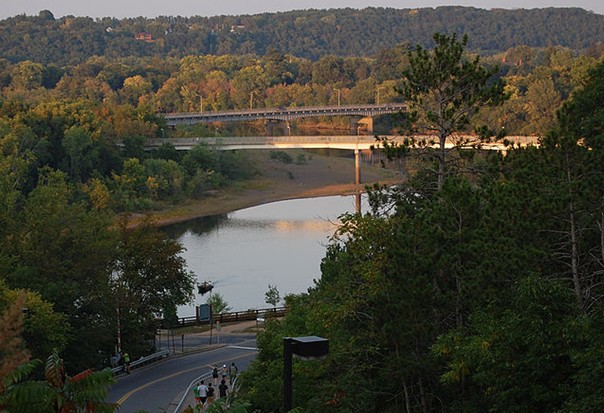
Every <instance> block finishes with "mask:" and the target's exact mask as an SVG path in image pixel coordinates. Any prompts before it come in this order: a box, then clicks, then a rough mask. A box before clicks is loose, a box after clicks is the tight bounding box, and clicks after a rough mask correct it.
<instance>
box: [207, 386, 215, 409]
mask: <svg viewBox="0 0 604 413" xmlns="http://www.w3.org/2000/svg"><path fill="white" fill-rule="evenodd" d="M212 403H214V387H213V386H212V383H208V407H210V406H211V405H212Z"/></svg>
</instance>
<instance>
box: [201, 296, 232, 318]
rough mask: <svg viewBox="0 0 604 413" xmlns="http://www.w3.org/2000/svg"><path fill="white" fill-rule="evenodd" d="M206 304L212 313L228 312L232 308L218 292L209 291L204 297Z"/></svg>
mask: <svg viewBox="0 0 604 413" xmlns="http://www.w3.org/2000/svg"><path fill="white" fill-rule="evenodd" d="M206 304H209V305H210V307H211V308H212V313H213V314H222V313H228V312H229V311H231V310H232V307H230V306H229V304H228V303H227V302H226V301H225V299H224V297H223V296H222V295H221V294H220V293H210V295H208V298H206Z"/></svg>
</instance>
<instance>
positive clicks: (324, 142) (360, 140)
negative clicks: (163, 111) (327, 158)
mask: <svg viewBox="0 0 604 413" xmlns="http://www.w3.org/2000/svg"><path fill="white" fill-rule="evenodd" d="M380 137H381V138H386V139H388V141H390V142H392V143H397V144H403V143H405V142H406V141H407V140H408V139H409V138H408V137H406V136H395V135H386V136H380ZM462 138H467V139H469V140H470V141H475V140H476V137H475V136H470V135H468V136H463V137H462ZM415 139H416V140H423V141H424V142H426V146H429V147H434V148H436V147H437V144H436V143H430V142H431V140H432V139H434V137H430V136H419V137H417V136H416V137H415ZM505 139H506V141H508V142H512V143H514V144H515V145H517V146H527V145H536V144H537V143H538V137H534V136H508V137H506V138H505ZM164 143H169V144H171V145H173V146H174V147H175V148H176V149H177V150H190V149H192V148H193V147H195V146H197V145H206V146H208V147H210V148H213V149H216V150H223V151H228V150H238V149H317V148H328V149H348V150H355V151H356V150H368V149H378V148H380V146H381V143H380V142H378V141H376V139H375V137H374V136H372V135H339V136H324V135H323V136H247V137H235V136H233V137H220V138H215V137H211V138H202V137H199V138H156V139H148V140H147V141H146V143H145V145H146V148H147V149H153V148H157V147H159V146H161V145H162V144H164ZM446 146H447V147H448V148H452V147H453V146H454V144H453V142H447V144H446ZM475 148H477V146H472V145H468V146H467V149H475ZM478 148H480V149H483V150H495V151H501V152H505V151H506V150H507V149H508V147H507V146H506V145H505V144H504V143H503V142H490V143H482V144H480V146H479V147H478ZM461 149H464V148H463V147H462V148H461Z"/></svg>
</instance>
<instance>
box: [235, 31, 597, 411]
mask: <svg viewBox="0 0 604 413" xmlns="http://www.w3.org/2000/svg"><path fill="white" fill-rule="evenodd" d="M436 38H437V46H436V48H435V49H434V52H428V51H426V50H421V49H418V50H417V51H416V52H414V53H413V54H412V56H411V58H410V67H409V68H408V69H406V70H405V71H404V73H405V77H406V81H405V82H404V85H403V87H402V89H401V91H402V93H403V94H404V95H405V97H406V101H408V102H412V107H413V110H412V116H411V115H410V117H411V118H413V122H410V123H409V124H408V125H407V126H406V127H408V128H410V129H415V128H421V129H423V130H431V131H432V133H433V134H434V136H435V137H442V136H445V135H446V136H454V135H455V134H454V133H452V132H453V131H454V130H457V129H459V128H460V127H461V126H462V125H463V124H465V123H466V122H468V121H469V120H468V119H464V116H465V114H468V113H472V112H473V111H475V110H478V108H479V107H481V106H497V105H501V104H502V101H505V99H506V96H505V92H504V90H505V89H504V87H503V85H501V84H497V82H489V81H488V79H489V77H490V76H492V75H493V73H492V72H490V73H489V71H488V70H487V71H485V70H483V69H484V68H481V67H480V65H479V64H477V63H478V62H476V61H474V62H473V63H470V62H468V61H465V63H462V60H463V59H460V50H461V48H462V47H461V46H463V42H459V43H458V42H457V41H456V39H454V38H453V39H450V38H446V37H444V38H441V37H438V36H437V37H436ZM445 62H446V63H447V64H446V65H445V64H444V63H445ZM469 90H471V92H468V91H469ZM462 96H463V98H462ZM502 99H503V100H502ZM603 100H604V64H602V63H600V64H599V65H598V66H597V67H595V68H594V70H592V71H591V72H590V76H589V78H588V79H586V83H585V84H584V86H583V87H582V88H580V90H577V91H576V92H575V93H573V94H572V96H571V97H570V98H569V99H568V100H567V101H566V102H565V103H564V104H563V106H562V107H561V108H560V110H559V111H558V116H557V120H556V122H555V124H554V125H553V126H552V127H551V128H550V129H549V130H548V132H547V133H546V134H545V136H544V137H543V138H542V139H541V140H540V144H539V146H531V147H528V148H514V149H512V150H510V151H508V152H507V154H506V155H505V156H502V155H501V154H494V153H487V154H484V153H482V154H479V153H476V152H473V151H465V150H461V151H460V150H456V149H453V150H445V147H444V145H441V148H442V150H439V149H436V150H432V149H428V150H426V151H424V150H422V148H421V147H418V146H417V144H414V143H413V142H412V141H411V142H410V143H409V145H405V146H403V147H392V146H391V147H389V152H390V154H391V156H399V157H400V156H403V157H405V159H406V160H407V162H409V163H411V162H412V161H413V162H417V163H419V165H421V166H419V167H417V165H416V168H417V173H416V174H414V175H413V176H412V178H411V179H410V180H409V181H408V182H406V183H405V184H404V185H400V186H397V187H387V188H379V187H376V188H373V189H372V191H371V193H370V196H371V198H370V199H371V205H372V212H371V213H366V214H365V215H363V216H360V215H359V214H351V215H348V216H345V217H344V224H343V226H342V227H341V228H340V229H339V231H338V232H337V233H336V234H335V235H334V237H333V239H332V241H331V243H330V244H329V246H328V247H327V252H326V255H325V258H324V259H323V261H322V264H321V278H320V279H319V280H316V281H315V284H314V285H313V286H312V287H310V288H309V289H308V292H307V293H305V294H300V295H292V296H288V297H286V299H285V301H286V304H287V306H288V313H287V315H286V317H285V318H284V319H283V320H272V321H271V322H270V323H269V325H268V327H267V329H266V331H265V332H264V333H263V334H261V335H260V336H259V337H258V347H259V348H260V353H259V355H258V357H257V359H256V361H255V362H254V363H253V364H252V366H251V368H250V369H248V370H247V371H246V372H244V373H243V377H242V389H243V390H242V391H243V394H242V396H241V397H242V398H243V399H244V400H246V401H247V402H248V403H249V404H248V408H249V410H248V411H259V412H283V411H284V410H283V384H282V383H281V381H282V380H283V379H282V375H281V372H282V371H283V351H284V350H283V348H284V338H285V337H305V336H309V335H312V336H315V335H316V336H319V337H323V338H326V339H328V340H329V354H328V355H327V357H326V358H325V359H323V360H310V361H308V360H295V359H294V363H293V386H292V387H293V406H296V408H295V409H294V410H292V411H296V412H360V411H364V412H376V413H378V412H380V413H382V412H405V413H409V412H422V413H427V412H466V413H467V412H551V413H553V412H559V413H562V412H564V413H570V412H575V413H576V412H585V413H587V412H596V411H602V409H603V408H604V392H603V391H602V389H601V388H600V387H599V385H598V383H600V382H601V381H602V379H603V378H604V377H603V374H604V370H603V369H602V363H601V356H602V352H603V351H604V347H603V343H604V341H603V340H602V339H603V337H602V333H603V331H604V330H603V329H602V327H603V326H602V311H603V310H604V306H603V301H602V297H603V294H604V289H603V283H602V277H603V276H604V192H603V189H604V168H603V165H604V157H603V149H604V146H603V143H604V134H603V132H604V130H603V128H602V125H604V111H603V109H602V105H601V104H600V103H599V102H602V101H603ZM439 108H440V109H443V108H446V110H445V109H443V110H440V109H439ZM435 124H436V126H434V125H435ZM435 139H436V138H435ZM458 143H460V144H461V143H462V142H461V141H458ZM481 155H482V156H481ZM266 389H271V391H266ZM275 390H276V391H275Z"/></svg>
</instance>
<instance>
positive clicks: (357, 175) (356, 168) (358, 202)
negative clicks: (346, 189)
mask: <svg viewBox="0 0 604 413" xmlns="http://www.w3.org/2000/svg"><path fill="white" fill-rule="evenodd" d="M354 180H355V183H356V186H357V187H356V194H355V195H356V199H355V201H356V202H355V203H356V210H357V214H360V213H361V160H360V151H359V149H358V148H357V149H355V150H354Z"/></svg>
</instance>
